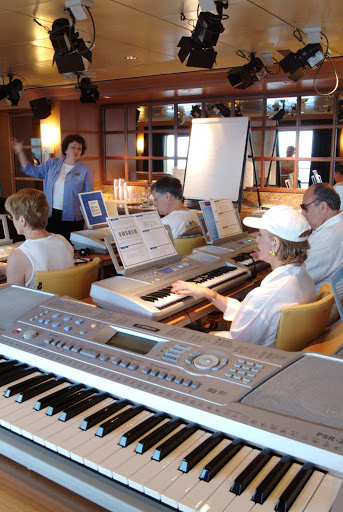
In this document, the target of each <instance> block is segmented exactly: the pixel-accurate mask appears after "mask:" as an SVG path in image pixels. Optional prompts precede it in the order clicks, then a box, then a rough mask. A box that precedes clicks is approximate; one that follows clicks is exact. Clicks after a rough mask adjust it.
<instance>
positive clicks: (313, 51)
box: [279, 43, 324, 82]
mask: <svg viewBox="0 0 343 512" xmlns="http://www.w3.org/2000/svg"><path fill="white" fill-rule="evenodd" d="M323 59H324V55H323V53H322V46H321V44H320V43H313V44H307V45H306V46H304V48H300V50H298V51H297V52H296V53H293V52H290V53H289V54H288V55H286V57H284V58H283V59H282V60H280V63H279V64H280V66H281V67H282V69H283V70H284V71H285V73H290V75H289V78H290V79H291V80H293V82H297V81H298V80H299V79H300V78H302V77H303V76H304V75H305V74H306V69H305V68H306V66H310V68H313V67H314V66H316V65H317V64H319V63H320V62H321V61H322V60H323Z"/></svg>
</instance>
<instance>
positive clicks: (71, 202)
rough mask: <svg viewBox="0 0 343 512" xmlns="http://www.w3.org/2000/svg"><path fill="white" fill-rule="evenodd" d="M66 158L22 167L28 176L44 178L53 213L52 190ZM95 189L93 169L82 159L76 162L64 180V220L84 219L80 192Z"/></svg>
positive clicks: (45, 190)
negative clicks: (82, 161)
mask: <svg viewBox="0 0 343 512" xmlns="http://www.w3.org/2000/svg"><path fill="white" fill-rule="evenodd" d="M63 161H64V158H51V159H49V160H47V161H46V162H44V163H43V164H41V165H37V166H35V165H32V164H31V163H28V164H27V165H26V167H25V168H22V167H21V168H20V170H21V171H22V172H24V173H25V174H27V175H28V176H35V177H36V178H41V179H43V180H44V193H45V194H46V196H47V198H48V202H49V205H50V216H51V213H52V192H53V188H54V185H55V183H56V181H57V178H58V175H59V172H60V169H61V166H62V163H63ZM91 190H94V186H93V176H92V171H91V170H90V169H88V167H86V166H85V165H84V164H83V163H81V162H80V161H78V162H76V164H75V165H74V167H73V169H72V170H71V171H70V172H68V174H67V176H66V179H65V182H64V196H63V211H62V220H69V221H70V220H71V221H72V220H82V219H83V216H82V213H81V208H80V200H79V196H78V194H79V193H81V192H89V191H91Z"/></svg>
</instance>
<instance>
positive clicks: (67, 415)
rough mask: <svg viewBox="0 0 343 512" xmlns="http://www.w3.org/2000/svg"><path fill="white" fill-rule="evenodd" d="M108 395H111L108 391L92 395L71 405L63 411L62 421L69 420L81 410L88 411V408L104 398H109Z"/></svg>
mask: <svg viewBox="0 0 343 512" xmlns="http://www.w3.org/2000/svg"><path fill="white" fill-rule="evenodd" d="M108 396H109V395H108V394H107V393H99V394H97V395H95V396H90V397H88V398H86V399H85V400H82V402H79V403H77V404H75V405H71V406H69V407H68V408H67V409H65V410H64V411H63V412H62V413H61V416H60V418H59V419H60V420H61V421H68V420H70V419H71V418H74V417H75V416H77V415H78V414H80V413H81V412H84V411H87V409H90V408H91V407H93V406H94V405H96V404H98V403H100V402H102V401H103V400H105V398H108Z"/></svg>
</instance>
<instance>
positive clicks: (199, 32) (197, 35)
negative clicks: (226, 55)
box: [177, 2, 229, 69]
mask: <svg viewBox="0 0 343 512" xmlns="http://www.w3.org/2000/svg"><path fill="white" fill-rule="evenodd" d="M215 5H216V9H217V12H218V14H213V13H212V12H201V13H200V14H199V16H198V20H197V23H196V26H195V29H194V30H193V32H192V35H191V37H182V38H181V39H180V41H179V43H178V45H177V46H178V48H180V50H179V53H178V57H179V59H180V61H181V62H184V61H185V60H186V59H187V57H188V60H187V63H186V66H188V67H196V68H208V69H211V68H212V67H213V64H214V63H215V60H216V56H217V52H216V51H214V49H213V46H215V45H216V44H217V42H218V38H219V35H220V34H221V33H222V32H224V30H225V29H224V26H223V24H222V20H223V19H227V18H228V16H227V15H225V16H223V9H224V8H225V9H226V8H227V7H228V5H229V4H228V2H226V3H224V2H215Z"/></svg>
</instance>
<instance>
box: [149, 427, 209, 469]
mask: <svg viewBox="0 0 343 512" xmlns="http://www.w3.org/2000/svg"><path fill="white" fill-rule="evenodd" d="M197 430H199V427H198V426H197V425H194V423H191V424H190V425H186V426H185V427H183V428H182V429H181V430H179V431H178V432H176V433H175V434H174V435H173V436H171V437H170V438H169V439H167V440H166V441H164V442H163V443H162V444H160V445H159V446H157V448H156V449H155V451H154V454H153V456H152V459H154V460H157V461H160V460H163V459H164V457H166V456H167V455H168V454H169V453H171V452H172V451H173V450H175V448H177V446H180V444H182V443H183V442H184V441H186V439H188V438H189V437H190V436H191V435H192V434H194V432H196V431H197Z"/></svg>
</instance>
